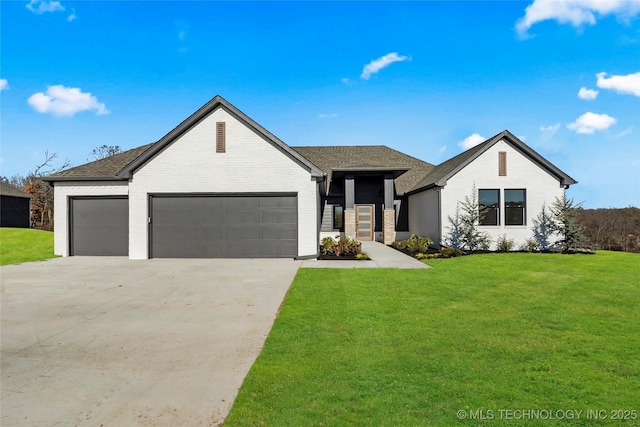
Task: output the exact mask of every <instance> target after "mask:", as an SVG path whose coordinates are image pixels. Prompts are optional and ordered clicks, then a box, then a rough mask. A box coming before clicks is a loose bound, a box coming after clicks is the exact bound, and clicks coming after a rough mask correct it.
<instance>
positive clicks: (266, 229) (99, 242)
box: [70, 194, 298, 258]
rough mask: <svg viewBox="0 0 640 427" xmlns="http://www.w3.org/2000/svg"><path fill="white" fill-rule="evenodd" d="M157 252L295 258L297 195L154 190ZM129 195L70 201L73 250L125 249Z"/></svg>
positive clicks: (152, 231)
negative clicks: (193, 192)
mask: <svg viewBox="0 0 640 427" xmlns="http://www.w3.org/2000/svg"><path fill="white" fill-rule="evenodd" d="M149 214H150V215H149V256H150V257H153V258H265V257H268V258H274V257H275V258H278V257H284V258H293V257H295V256H296V255H297V252H298V239H297V236H298V212H297V198H296V196H295V195H291V194H285V195H283V194H269V195H265V194H258V195H198V196H195V195H184V196H183V195H154V196H151V197H150V198H149ZM128 247H129V203H128V199H127V198H114V197H95V198H75V199H72V201H71V251H70V253H71V254H72V255H125V256H126V255H127V254H128V252H129V251H128Z"/></svg>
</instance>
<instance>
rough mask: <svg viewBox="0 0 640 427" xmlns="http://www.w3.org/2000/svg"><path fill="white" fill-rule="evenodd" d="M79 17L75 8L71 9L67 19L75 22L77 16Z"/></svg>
mask: <svg viewBox="0 0 640 427" xmlns="http://www.w3.org/2000/svg"><path fill="white" fill-rule="evenodd" d="M77 17H78V16H77V15H76V10H75V9H71V15H69V16H68V17H67V21H69V22H73V21H75V20H76V18H77Z"/></svg>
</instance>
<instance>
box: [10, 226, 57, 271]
mask: <svg viewBox="0 0 640 427" xmlns="http://www.w3.org/2000/svg"><path fill="white" fill-rule="evenodd" d="M54 257H55V255H54V254H53V232H52V231H43V230H34V229H29V228H4V227H2V228H0V265H7V264H17V263H21V262H28V261H39V260H43V259H48V258H54Z"/></svg>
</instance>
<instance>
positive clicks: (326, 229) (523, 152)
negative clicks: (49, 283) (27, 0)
mask: <svg viewBox="0 0 640 427" xmlns="http://www.w3.org/2000/svg"><path fill="white" fill-rule="evenodd" d="M46 180H47V181H50V182H52V183H53V184H54V189H55V209H54V212H55V253H56V254H57V255H63V256H69V255H128V256H129V257H130V258H132V259H146V258H151V257H156V258H159V257H247V258H252V257H292V258H304V257H314V256H316V254H317V253H318V245H319V240H320V238H321V236H325V235H336V234H338V233H341V234H346V235H348V236H350V237H352V238H358V239H359V240H371V239H375V240H379V241H382V242H384V243H386V244H389V243H391V242H392V241H394V240H396V239H401V238H406V237H408V236H409V235H410V234H412V233H416V234H421V235H425V236H428V237H431V238H432V239H433V240H434V241H436V242H442V239H443V236H444V235H445V234H446V228H447V224H446V218H447V216H448V215H452V214H453V213H454V212H455V208H456V202H457V201H458V200H461V199H463V198H464V196H465V195H469V194H470V192H471V191H472V188H473V187H474V185H475V187H476V188H477V189H478V191H479V194H480V197H481V199H482V201H483V203H485V204H487V205H489V207H490V215H487V218H486V219H485V225H483V226H482V227H481V228H482V229H483V230H486V231H487V232H489V233H490V234H491V235H492V238H494V240H495V239H496V238H497V236H499V235H502V234H506V235H508V236H509V237H511V238H513V239H515V240H517V241H518V242H521V241H524V240H525V239H526V238H528V237H530V236H531V231H530V226H531V221H532V218H534V217H535V216H536V215H537V213H538V212H539V210H540V209H541V207H542V204H543V203H546V204H547V205H548V204H550V203H551V202H552V201H553V200H554V198H555V197H556V196H559V195H561V194H562V193H563V191H564V189H565V188H568V186H569V185H571V184H574V183H576V181H574V180H573V179H572V178H571V177H569V176H568V175H567V174H565V173H564V172H562V171H560V170H559V169H558V168H557V167H555V166H553V165H552V164H551V163H549V162H548V161H547V160H545V159H544V158H542V157H541V156H540V155H539V154H537V153H536V152H534V151H533V150H532V149H531V148H529V147H528V146H526V145H525V144H524V143H523V142H522V141H520V140H519V139H518V138H516V137H515V136H513V135H512V134H511V133H509V132H508V131H504V132H502V133H500V134H498V135H496V136H495V137H493V138H491V139H489V140H487V141H485V142H484V143H482V144H480V145H478V146H476V147H474V148H472V149H470V150H467V151H466V152H464V153H462V154H460V155H459V156H456V157H454V158H452V159H450V160H449V161H447V162H445V163H443V164H441V165H439V166H435V165H432V164H430V163H427V162H424V161H422V160H419V159H416V158H414V157H411V156H408V155H406V154H403V153H401V152H398V151H396V150H393V149H391V148H388V147H384V146H354V147H290V146H288V145H287V144H285V143H284V142H282V141H280V140H279V139H278V138H277V137H276V136H274V135H273V134H271V133H270V132H269V131H267V130H266V129H264V128H263V127H262V126H260V125H259V124H257V123H256V122H254V121H253V120H252V119H250V118H249V117H248V116H246V115H245V114H244V113H242V112H241V111H240V110H238V109H237V108H236V107H234V106H233V105H231V104H229V103H228V102H227V101H226V100H224V99H223V98H221V97H220V96H216V97H215V98H213V99H212V100H211V101H209V102H208V103H207V104H205V105H204V106H203V107H202V108H200V109H199V110H198V111H196V112H195V113H194V114H193V115H191V116H190V117H189V118H187V119H186V120H185V121H184V122H182V123H181V124H180V125H178V126H177V127H176V128H175V129H173V130H172V131H171V132H169V133H168V134H167V135H165V136H164V137H163V138H162V139H160V140H159V141H158V142H156V143H153V144H148V145H145V146H142V147H139V148H136V149H133V150H129V151H126V152H124V153H120V154H117V155H115V156H111V157H108V158H105V159H102V160H97V161H95V162H91V163H87V164H85V165H81V166H78V167H75V168H71V169H67V170H65V171H62V172H59V173H57V174H55V175H51V176H49V177H47V178H46Z"/></svg>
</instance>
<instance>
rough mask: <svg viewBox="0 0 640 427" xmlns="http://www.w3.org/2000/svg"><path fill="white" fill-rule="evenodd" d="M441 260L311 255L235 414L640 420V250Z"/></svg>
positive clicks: (270, 418)
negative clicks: (317, 264) (399, 265)
mask: <svg viewBox="0 0 640 427" xmlns="http://www.w3.org/2000/svg"><path fill="white" fill-rule="evenodd" d="M429 264H430V265H432V266H433V269H430V270H390V269H371V270H362V269H357V270H355V269H354V270H347V269H345V270H338V269H335V270H328V269H327V270H318V269H301V270H300V271H299V272H298V275H297V277H296V279H295V281H294V283H293V284H292V287H291V289H290V292H289V294H288V296H287V298H286V300H285V302H284V305H283V307H282V309H281V311H280V313H279V315H278V318H277V319H276V322H275V324H274V327H273V329H272V331H271V333H270V335H269V337H268V338H267V341H266V343H265V346H264V349H263V350H262V353H261V354H260V356H259V357H258V359H257V361H256V363H255V364H254V365H253V367H252V368H251V371H250V372H249V375H248V376H247V378H246V379H245V381H244V383H243V385H242V387H241V389H240V392H239V394H238V397H237V399H236V401H235V403H234V406H233V408H232V410H231V413H230V414H229V416H228V418H227V420H226V422H225V426H249V425H251V426H253V425H266V426H288V425H289V426H314V425H318V426H319V425H375V426H420V425H442V426H452V425H469V426H472V425H473V426H475V425H525V424H526V425H539V426H545V427H546V426H559V425H566V424H567V423H568V424H570V425H572V426H573V425H575V426H578V425H611V424H613V425H629V426H632V425H634V426H635V425H639V424H640V413H638V412H640V399H639V398H638V396H639V395H638V390H640V309H639V307H640V283H639V282H640V280H639V277H640V275H639V265H640V256H638V255H635V254H627V253H613V252H598V254H597V255H595V256H581V255H574V256H571V255H558V254H524V253H518V254H486V255H475V256H468V257H462V258H455V259H447V260H439V259H436V260H430V261H429ZM460 410H462V411H464V415H465V416H466V419H464V420H461V419H460V418H459V417H458V416H457V414H458V411H460ZM480 410H482V411H484V412H483V414H482V415H483V416H485V417H486V418H489V417H492V418H493V419H485V420H479V419H477V418H478V417H479V416H480V412H479V411H480ZM501 410H503V412H500V411H501ZM506 410H538V411H541V410H551V411H569V410H571V411H579V410H582V411H584V412H583V413H581V414H580V416H579V417H578V416H577V412H576V413H573V417H574V418H573V419H572V420H568V419H567V418H565V419H555V420H554V419H544V420H535V419H534V420H531V419H526V418H524V419H523V417H524V415H523V413H516V412H513V413H509V412H506ZM588 410H601V411H606V412H600V413H598V414H599V415H604V414H606V415H607V416H608V417H607V419H606V420H595V419H594V415H593V414H594V413H593V412H592V413H591V415H590V416H589V415H588V414H587V411H588ZM614 410H628V411H634V410H635V411H636V412H635V414H636V415H635V418H636V419H635V420H628V421H616V420H612V416H614V415H615V414H613V415H612V412H611V411H614ZM471 411H473V414H471ZM488 411H491V412H488ZM554 413H556V412H554ZM518 414H520V415H518ZM531 414H533V413H531ZM538 414H541V415H538V416H539V417H544V416H545V413H544V412H538ZM557 414H558V413H556V416H557ZM633 414H634V412H628V413H621V415H623V416H624V415H627V416H628V417H629V418H634V415H633ZM560 415H561V416H562V413H560ZM470 416H473V417H475V418H476V419H470V418H469V417H470ZM564 416H565V417H566V415H564ZM509 417H511V419H509ZM531 417H533V415H531ZM516 418H517V419H516ZM547 418H548V417H547Z"/></svg>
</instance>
